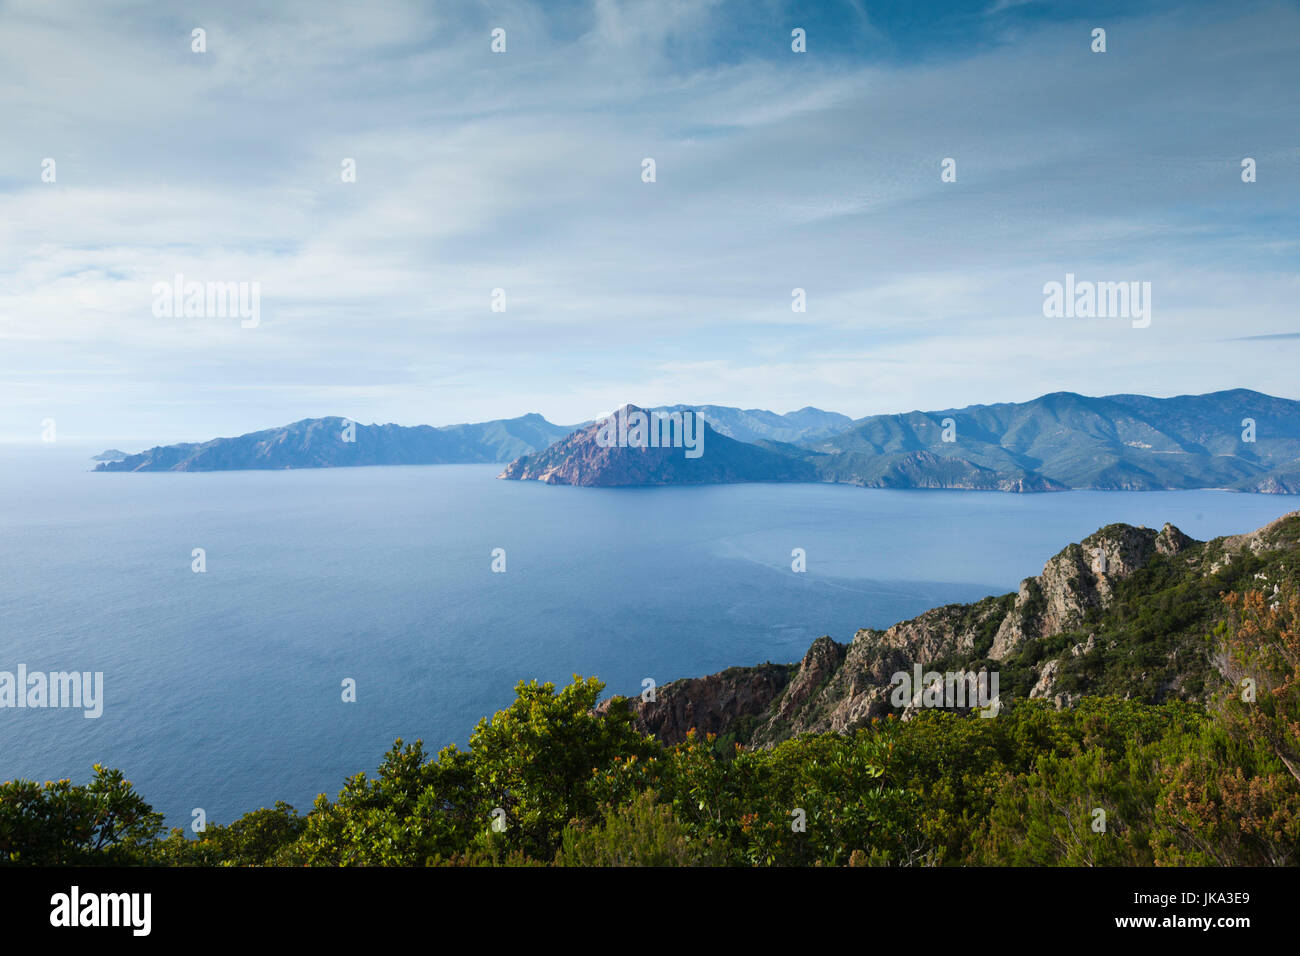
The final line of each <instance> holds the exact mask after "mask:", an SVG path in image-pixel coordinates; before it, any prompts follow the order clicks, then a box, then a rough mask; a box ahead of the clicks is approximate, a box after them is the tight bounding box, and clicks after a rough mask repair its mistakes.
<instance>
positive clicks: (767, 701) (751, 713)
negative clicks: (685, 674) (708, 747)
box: [596, 664, 792, 743]
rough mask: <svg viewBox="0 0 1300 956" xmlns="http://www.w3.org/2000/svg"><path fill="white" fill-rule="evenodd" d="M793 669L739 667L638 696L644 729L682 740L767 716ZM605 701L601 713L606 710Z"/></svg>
mask: <svg viewBox="0 0 1300 956" xmlns="http://www.w3.org/2000/svg"><path fill="white" fill-rule="evenodd" d="M791 671H792V668H791V667H790V666H789V665H785V664H764V665H761V666H759V667H733V668H731V669H730V670H725V671H722V672H721V673H718V674H710V675H709V676H707V677H690V678H686V679H684V680H677V681H673V682H672V683H670V684H665V685H664V686H663V687H660V688H657V689H656V691H655V693H654V696H653V699H648V700H642V699H641V698H636V699H635V700H634V701H633V710H634V711H635V712H636V716H637V724H638V726H639V727H640V729H641V731H642V733H646V734H653V735H654V736H656V737H658V738H659V739H660V740H663V741H666V742H671V743H679V742H681V741H682V740H685V739H686V735H687V734H688V733H690V732H691V731H692V730H695V731H697V732H698V733H700V734H722V733H725V732H727V731H728V730H731V729H733V728H735V727H736V726H737V725H738V724H740V723H741V722H742V721H745V720H752V719H756V718H759V717H761V716H765V715H766V714H767V712H768V710H769V709H770V708H771V706H772V702H773V701H774V700H775V699H776V698H777V697H778V696H779V695H780V693H781V691H782V690H784V689H785V688H786V686H787V685H788V684H789V682H790V675H791ZM609 704H610V701H603V702H602V703H601V704H600V705H599V706H598V707H597V708H596V712H597V713H604V712H605V711H606V710H608V708H609Z"/></svg>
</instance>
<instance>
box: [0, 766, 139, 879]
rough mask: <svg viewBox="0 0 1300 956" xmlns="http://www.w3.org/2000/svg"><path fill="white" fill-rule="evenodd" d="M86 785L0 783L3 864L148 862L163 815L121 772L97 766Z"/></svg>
mask: <svg viewBox="0 0 1300 956" xmlns="http://www.w3.org/2000/svg"><path fill="white" fill-rule="evenodd" d="M94 770H95V776H94V779H93V780H92V781H91V782H90V783H89V784H87V785H85V786H80V785H74V784H73V783H72V781H71V780H57V781H47V782H46V783H45V784H44V785H41V784H37V783H34V782H32V781H28V780H13V781H9V782H7V783H0V862H3V863H10V864H25V865H27V866H66V865H78V866H87V865H126V864H133V863H141V862H144V857H145V855H146V851H147V850H148V848H149V846H150V845H151V844H152V843H153V841H155V840H156V839H157V837H158V834H159V833H161V832H162V829H163V827H162V814H161V813H155V812H154V810H153V807H151V806H150V805H149V804H147V803H146V802H145V801H144V799H143V798H142V797H141V796H140V795H139V794H138V793H136V792H135V789H134V788H133V787H132V786H131V782H130V781H129V780H125V779H123V776H122V771H120V770H108V769H106V768H104V767H102V766H100V765H99V764H95V767H94Z"/></svg>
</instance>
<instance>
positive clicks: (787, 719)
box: [631, 511, 1300, 744]
mask: <svg viewBox="0 0 1300 956" xmlns="http://www.w3.org/2000/svg"><path fill="white" fill-rule="evenodd" d="M1101 555H1104V558H1103V557H1101ZM1298 568H1300V511H1297V512H1293V513H1291V514H1289V515H1286V516H1284V517H1283V518H1279V519H1278V520H1277V521H1275V522H1273V523H1272V524H1270V525H1268V526H1266V527H1264V528H1261V529H1259V530H1258V531H1254V532H1251V533H1249V534H1243V535H1236V536H1232V537H1227V538H1216V539H1214V540H1212V541H1208V542H1201V541H1195V540H1193V539H1192V538H1189V537H1187V536H1186V535H1184V534H1183V533H1182V532H1181V531H1179V530H1178V529H1177V528H1175V527H1173V526H1172V525H1169V524H1166V525H1165V526H1164V528H1163V529H1162V530H1161V531H1159V532H1157V531H1154V530H1152V529H1150V528H1136V527H1133V526H1131V525H1125V524H1114V525H1108V526H1107V527H1105V528H1102V529H1100V530H1099V531H1097V532H1096V533H1094V534H1092V535H1090V536H1089V537H1087V538H1085V539H1084V540H1083V541H1081V542H1079V543H1077V544H1071V545H1069V546H1067V547H1066V548H1064V549H1063V550H1061V551H1060V552H1059V553H1058V554H1057V555H1055V556H1054V557H1053V558H1051V559H1050V560H1049V561H1048V562H1047V564H1046V566H1045V567H1044V568H1043V572H1042V574H1040V575H1037V576H1035V577H1030V578H1026V579H1025V580H1024V581H1022V582H1021V584H1020V588H1019V591H1018V592H1016V593H1012V594H1004V595H1001V596H998V597H988V598H985V599H983V600H982V601H978V602H976V603H974V604H953V605H948V606H946V607H939V608H934V609H932V610H929V611H926V612H925V613H924V614H921V615H920V616H919V617H916V618H913V619H912V620H909V621H902V622H899V623H898V624H895V625H893V626H892V627H890V628H887V629H886V630H883V631H880V630H875V629H872V628H863V629H862V630H859V631H858V632H857V633H856V634H855V635H854V637H853V640H852V641H851V642H849V643H848V644H840V643H837V642H836V641H833V640H831V639H830V638H829V637H821V638H818V639H817V641H815V642H814V643H813V645H812V646H811V647H810V648H809V649H808V652H807V654H805V656H804V658H803V660H802V661H800V662H799V663H798V664H789V665H775V664H770V663H769V664H764V665H761V666H758V667H735V668H731V669H730V670H727V671H724V672H722V673H720V674H714V675H712V676H709V677H703V678H687V679H683V680H678V681H673V682H672V683H669V684H666V685H664V686H662V687H660V688H658V690H657V694H656V700H655V701H653V702H642V701H639V700H633V701H631V705H632V707H633V708H634V710H635V711H636V714H637V721H638V726H639V728H640V729H641V730H642V731H643V732H644V733H647V734H653V735H654V736H656V737H657V738H658V739H660V740H662V741H663V742H665V743H676V742H679V741H681V740H684V739H685V736H686V734H687V732H688V731H690V730H691V728H696V729H698V730H699V732H701V733H706V732H707V733H714V734H718V735H719V736H724V737H727V738H728V739H732V738H734V739H735V740H736V741H738V742H741V743H747V744H772V743H775V742H778V741H781V740H786V739H789V738H792V737H796V736H798V735H800V734H804V733H820V732H826V731H835V732H845V731H848V730H852V729H854V728H856V727H861V726H864V725H866V724H868V723H870V721H871V720H872V719H873V718H878V717H883V716H886V715H888V714H891V713H892V714H894V715H896V716H897V715H900V713H901V714H902V715H903V716H907V715H908V714H910V713H911V712H912V711H913V710H914V708H913V707H909V708H906V709H905V710H903V711H901V712H900V710H899V708H897V707H895V706H893V705H892V703H891V701H890V690H891V678H892V676H893V675H894V674H895V673H897V672H900V671H901V672H911V671H912V669H913V668H914V666H916V665H920V666H921V667H922V668H924V669H925V670H926V671H931V670H933V671H941V672H942V671H959V670H981V669H985V670H989V671H994V670H995V671H997V672H999V675H1000V697H1001V702H1002V703H1003V704H1007V703H1010V702H1012V701H1014V700H1016V699H1020V700H1024V699H1042V700H1046V701H1048V702H1050V703H1051V704H1053V705H1054V706H1056V707H1058V708H1059V707H1064V706H1069V705H1071V704H1073V703H1075V702H1077V701H1078V700H1080V699H1081V698H1082V697H1083V696H1085V695H1087V696H1097V695H1115V696H1122V697H1125V698H1130V699H1136V700H1141V701H1145V702H1147V703H1152V704H1156V703H1161V702H1163V701H1165V700H1167V699H1189V700H1197V701H1203V700H1204V699H1205V698H1206V697H1207V695H1208V694H1209V692H1210V690H1211V689H1212V688H1213V687H1214V686H1216V684H1217V682H1218V680H1219V678H1220V677H1221V676H1222V675H1221V674H1220V673H1219V671H1220V669H1221V665H1222V662H1221V661H1219V660H1217V659H1216V658H1215V657H1214V656H1213V645H1212V642H1211V640H1210V636H1211V634H1212V633H1213V632H1214V630H1215V628H1216V626H1217V624H1218V623H1219V621H1220V620H1221V618H1222V614H1223V611H1224V609H1223V605H1222V601H1221V595H1222V594H1223V593H1225V592H1229V591H1233V590H1245V589H1249V588H1257V589H1263V590H1264V591H1265V592H1266V593H1267V592H1269V591H1270V589H1272V590H1273V591H1274V592H1276V589H1277V588H1279V587H1281V586H1283V585H1284V583H1285V582H1287V581H1290V582H1292V583H1294V582H1295V581H1296V579H1297V569H1298Z"/></svg>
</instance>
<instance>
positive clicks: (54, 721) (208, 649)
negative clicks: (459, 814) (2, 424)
mask: <svg viewBox="0 0 1300 956" xmlns="http://www.w3.org/2000/svg"><path fill="white" fill-rule="evenodd" d="M98 450H99V449H98V448H89V447H81V446H77V445H72V444H67V443H65V442H57V443H52V444H50V445H3V446H0V672H10V673H17V670H18V668H19V666H20V665H21V666H25V668H26V670H27V672H28V673H29V674H30V673H33V672H36V671H42V672H47V673H48V672H54V671H80V672H90V673H102V674H103V684H102V701H100V705H102V713H101V714H100V716H98V717H87V716H85V708H84V707H83V708H82V709H75V708H21V709H20V708H0V780H11V779H29V780H37V781H45V780H57V779H62V778H71V779H72V780H73V781H74V782H77V783H84V782H86V781H88V780H89V779H90V777H91V775H92V769H91V768H92V766H93V765H94V764H96V763H99V764H103V765H105V766H108V767H116V768H120V769H121V770H122V771H123V772H124V774H125V775H126V777H127V779H129V780H130V781H132V783H133V784H134V785H135V787H136V789H137V790H138V791H140V792H141V793H142V794H143V795H144V797H145V799H146V800H148V801H149V802H150V803H151V804H152V805H153V806H154V808H155V809H157V810H159V811H162V812H163V813H164V814H165V815H166V818H167V823H168V824H169V825H172V826H184V825H187V824H188V823H189V822H190V820H191V818H192V813H193V811H194V810H195V809H196V808H202V809H203V811H204V813H205V815H206V817H207V819H208V820H209V821H210V822H218V823H227V822H230V821H231V820H233V819H234V818H236V817H238V816H240V815H241V814H243V813H245V812H247V811H249V810H253V809H256V808H258V807H262V806H270V805H272V804H273V803H274V802H275V801H277V800H284V801H287V802H289V803H291V804H293V805H294V806H296V807H298V808H299V809H300V810H306V809H308V808H309V807H310V805H311V802H312V801H313V799H314V798H315V797H316V795H317V794H320V793H325V794H327V795H329V796H330V797H331V798H332V797H334V796H335V794H336V793H337V792H338V790H339V789H340V788H341V786H342V785H343V782H344V780H345V778H347V777H348V776H351V775H353V774H355V773H358V772H361V771H364V772H367V773H373V772H374V770H375V768H376V767H377V766H378V764H379V762H380V760H381V759H382V756H383V754H384V752H385V751H386V750H388V749H389V748H390V747H391V746H392V745H393V742H394V740H395V739H397V738H402V739H403V740H405V741H407V742H411V741H414V740H416V739H420V740H423V741H424V744H425V746H426V748H427V749H428V750H429V751H431V752H434V751H436V750H438V749H439V748H441V747H443V746H445V745H447V744H451V743H456V744H460V745H465V744H466V743H467V741H468V739H469V737H470V734H471V733H472V732H473V729H474V727H475V725H476V723H477V722H478V721H479V720H481V719H483V718H485V717H490V716H491V715H492V714H493V713H494V712H495V711H497V710H498V709H500V708H502V707H505V706H507V705H508V704H509V703H510V701H511V700H512V699H513V697H514V688H515V686H516V684H517V683H518V682H519V681H529V680H537V681H543V682H545V681H551V682H555V683H556V684H557V685H560V684H564V683H567V682H568V681H569V680H571V679H572V677H573V675H575V674H577V675H582V676H584V677H587V676H592V675H594V676H596V677H598V678H599V679H600V680H602V681H603V682H604V683H605V692H606V693H607V694H613V693H620V694H627V695H634V694H638V693H640V691H641V689H642V687H643V686H644V685H643V681H645V680H646V679H647V678H648V679H650V680H653V681H655V682H656V683H657V684H660V685H662V684H664V683H666V682H667V681H670V680H673V679H674V678H679V677H688V676H699V675H704V674H708V673H712V672H714V671H718V670H721V669H723V668H726V667H730V666H733V665H747V664H757V663H761V662H764V661H775V662H786V661H795V660H798V659H800V658H801V657H802V656H803V654H804V652H805V651H806V650H807V648H808V645H809V644H810V643H812V641H813V640H815V639H816V638H817V637H818V636H820V635H823V634H827V635H830V636H831V637H832V638H834V639H835V640H838V641H848V640H850V639H851V638H852V637H853V634H854V632H855V631H857V630H858V629H859V628H863V627H877V628H883V627H887V626H889V625H890V624H893V623H894V622H896V621H899V620H903V619H906V618H908V617H911V616H914V615H916V614H918V613H920V612H921V611H923V610H925V609H926V608H930V607H934V606H936V605H940V604H947V603H951V602H959V601H961V602H964V601H972V600H977V599H979V598H981V597H983V596H985V595H989V594H1002V593H1005V592H1007V591H1011V590H1014V589H1015V588H1016V587H1017V586H1018V584H1019V582H1020V580H1021V579H1022V578H1025V577H1027V576H1029V575H1032V574H1037V573H1038V572H1039V571H1041V569H1042V566H1043V563H1044V562H1045V561H1046V560H1047V559H1048V558H1050V557H1051V556H1052V555H1053V554H1055V553H1056V552H1057V551H1059V550H1060V549H1061V548H1063V547H1064V546H1065V545H1067V544H1069V543H1070V542H1072V541H1078V540H1080V539H1081V538H1083V537H1085V536H1086V535H1088V534H1090V533H1091V532H1093V531H1095V530H1096V529H1097V528H1099V527H1101V526H1102V525H1106V524H1109V523H1111V522H1116V521H1125V522H1130V523H1132V524H1139V525H1146V526H1148V527H1152V528H1159V527H1161V526H1162V525H1163V524H1164V523H1165V522H1167V521H1168V522H1172V523H1173V524H1175V525H1177V526H1178V527H1179V528H1181V529H1182V530H1183V531H1184V532H1186V533H1187V534H1190V535H1192V536H1193V537H1196V538H1202V539H1204V538H1208V537H1214V536H1216V535H1222V534H1231V533H1237V532H1242V531H1247V530H1251V529H1254V528H1256V527H1259V526H1260V525H1263V524H1266V523H1267V522H1269V521H1271V520H1273V519H1275V518H1277V517H1279V516H1281V515H1283V514H1285V513H1287V512H1289V511H1293V510H1296V509H1300V497H1289V496H1278V495H1250V494H1237V493H1231V492H1224V491H1177V492H1084V491H1079V492H1065V493H1049V494H1026V495H1017V494H1005V493H999V492H970V491H951V492H950V491H890V490H877V489H863V488H855V487H849V486H839V485H817V484H808V485H793V484H791V485H783V484H751V485H714V486H704V487H677V488H623V489H604V488H572V487H564V486H548V485H543V484H540V483H536V482H518V481H501V480H497V478H496V476H497V474H498V473H499V472H500V470H501V466H499V465H441V466H404V467H372V468H338V469H316V470H311V469H308V470H293V471H242V472H209V473H195V474H184V473H176V474H172V473H166V474H148V473H140V474H119V473H96V472H93V471H92V468H93V463H92V462H91V461H90V456H91V455H92V454H93V453H94V452H96V451H98ZM200 549H201V550H200ZM800 566H802V567H803V568H804V569H803V570H796V568H797V567H800ZM196 568H202V570H196ZM348 697H355V699H354V700H345V698H348Z"/></svg>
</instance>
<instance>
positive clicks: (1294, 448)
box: [501, 389, 1300, 494]
mask: <svg viewBox="0 0 1300 956" xmlns="http://www.w3.org/2000/svg"><path fill="white" fill-rule="evenodd" d="M701 414H702V415H705V413H703V412H701ZM705 418H706V420H707V419H708V416H707V415H705ZM752 447H754V448H757V449H761V450H763V451H765V452H768V453H770V454H771V455H776V456H778V457H784V458H787V459H789V460H790V462H791V463H792V464H791V466H790V467H788V468H785V469H782V468H780V467H778V466H777V465H775V463H774V462H772V461H771V460H770V458H767V457H755V458H754V461H755V462H756V463H757V464H756V468H755V470H754V471H753V472H752V473H747V472H746V466H745V464H744V463H743V462H742V461H741V458H740V455H739V453H738V451H737V450H736V449H735V448H733V447H731V446H725V445H724V446H722V452H721V453H722V454H723V455H724V456H725V457H726V460H724V461H723V462H720V463H719V467H718V469H717V471H718V473H719V474H725V475H727V477H725V478H720V479H719V480H724V481H732V482H736V481H772V480H783V481H804V480H807V481H826V482H838V483H845V484H855V485H861V486H864V487H873V488H953V489H967V490H999V491H1020V492H1023V491H1061V490H1067V489H1093V490H1106V491H1117V490H1128V491H1155V490H1163V489H1180V488H1181V489H1190V488H1223V489H1231V490H1237V491H1253V492H1263V493H1280V494H1300V402H1296V401H1291V400H1289V399H1282V398H1274V397H1272V396H1269V395H1264V394H1262V393H1259V392H1254V391H1250V390H1248V389H1233V390H1230V391H1223V392H1215V393H1211V394H1208V395H1184V396H1178V397H1175V398H1149V397H1147V396H1143V395H1110V396H1105V397H1101V398H1091V397H1088V396H1084V395H1078V394H1075V393H1073V392H1053V393H1051V394H1049V395H1044V396H1042V397H1040V398H1036V399H1033V400H1032V401H1028V402H1022V403H1004V404H998V405H971V406H967V407H965V408H951V409H944V410H941V411H935V412H919V411H918V412H908V413H903V414H895V415H873V416H869V417H867V418H862V419H859V420H857V421H856V422H854V423H853V424H852V425H851V427H848V428H846V429H844V430H843V431H841V432H838V433H836V434H833V435H830V436H828V437H824V438H813V439H808V440H804V441H801V442H782V441H774V440H771V439H768V438H759V439H757V440H755V441H754V442H753V443H752ZM602 451H603V452H605V454H602V455H599V456H591V455H587V454H586V446H585V445H584V444H582V443H576V442H575V443H573V444H570V445H566V443H564V442H561V443H559V444H557V445H556V446H554V447H553V448H550V449H548V450H547V451H546V456H545V461H544V462H543V461H541V460H539V459H538V458H537V456H536V455H535V454H534V455H533V456H524V457H523V458H521V459H520V460H519V461H516V462H512V463H511V464H510V466H509V467H507V469H506V470H505V472H503V474H502V475H501V477H503V478H522V479H530V478H531V479H538V480H545V481H550V482H553V483H561V482H562V483H574V484H583V485H626V484H630V483H639V484H647V485H655V484H674V483H677V482H676V479H675V477H674V474H675V472H674V474H668V473H666V472H664V471H662V470H661V469H662V468H665V467H672V468H676V465H675V464H673V463H674V462H675V461H676V458H675V457H674V456H672V455H665V454H663V453H662V450H661V449H642V448H614V449H603V450H602ZM648 451H654V452H656V454H655V455H654V456H651V457H647V455H646V453H647V452H648ZM566 453H571V454H574V455H581V456H583V457H582V458H581V459H580V460H575V461H573V462H567V463H566V462H565V461H564V460H563V456H564V455H565V454H566ZM709 454H710V451H709V449H708V447H707V446H706V450H705V453H704V457H705V458H707V457H708V455H709ZM638 457H639V458H640V459H641V460H640V461H636V459H638ZM795 463H797V464H798V465H799V466H801V467H798V468H795V467H794V464H795ZM704 471H705V467H704V466H702V465H697V466H696V468H695V472H694V473H695V474H702V473H704ZM774 474H782V475H787V476H795V475H811V477H808V478H804V477H781V478H773V477H772V475H774ZM633 476H639V479H638V480H636V481H633V480H631V479H632V478H633Z"/></svg>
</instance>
